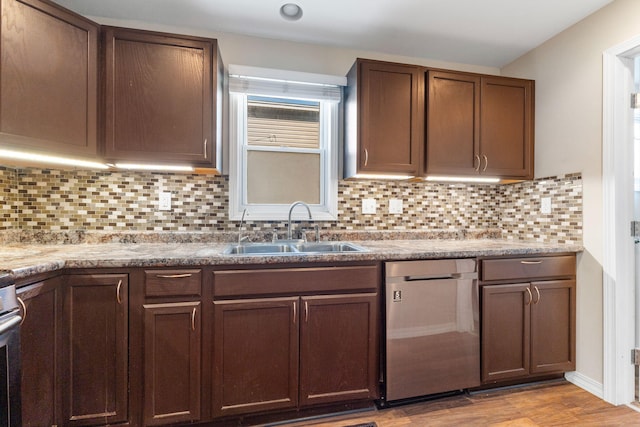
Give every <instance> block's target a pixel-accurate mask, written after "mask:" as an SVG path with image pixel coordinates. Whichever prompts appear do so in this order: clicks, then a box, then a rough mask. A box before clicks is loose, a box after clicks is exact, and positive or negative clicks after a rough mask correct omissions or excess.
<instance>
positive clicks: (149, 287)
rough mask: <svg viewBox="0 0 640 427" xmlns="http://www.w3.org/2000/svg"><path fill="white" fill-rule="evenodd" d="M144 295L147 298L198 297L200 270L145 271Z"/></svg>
mask: <svg viewBox="0 0 640 427" xmlns="http://www.w3.org/2000/svg"><path fill="white" fill-rule="evenodd" d="M144 276H145V280H144V282H145V287H144V294H145V296H148V297H165V296H184V295H200V294H201V289H202V270H200V269H193V270H165V269H162V270H145V272H144Z"/></svg>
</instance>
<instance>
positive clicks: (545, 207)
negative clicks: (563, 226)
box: [540, 197, 551, 215]
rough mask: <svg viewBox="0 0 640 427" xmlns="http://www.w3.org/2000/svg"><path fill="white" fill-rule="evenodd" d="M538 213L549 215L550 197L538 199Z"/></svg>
mask: <svg viewBox="0 0 640 427" xmlns="http://www.w3.org/2000/svg"><path fill="white" fill-rule="evenodd" d="M540 212H542V213H543V214H544V215H548V214H550V213H551V197H543V198H542V199H540Z"/></svg>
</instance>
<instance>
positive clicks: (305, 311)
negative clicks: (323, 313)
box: [304, 301, 309, 323]
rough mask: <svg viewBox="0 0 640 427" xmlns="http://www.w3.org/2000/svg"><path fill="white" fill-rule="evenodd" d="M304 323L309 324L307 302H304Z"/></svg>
mask: <svg viewBox="0 0 640 427" xmlns="http://www.w3.org/2000/svg"><path fill="white" fill-rule="evenodd" d="M304 322H305V323H308V322H309V301H305V302H304Z"/></svg>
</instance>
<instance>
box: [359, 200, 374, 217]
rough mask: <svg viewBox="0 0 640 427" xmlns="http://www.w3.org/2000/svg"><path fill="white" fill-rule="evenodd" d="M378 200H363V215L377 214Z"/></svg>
mask: <svg viewBox="0 0 640 427" xmlns="http://www.w3.org/2000/svg"><path fill="white" fill-rule="evenodd" d="M376 207H377V206H376V199H362V213H363V214H374V213H376Z"/></svg>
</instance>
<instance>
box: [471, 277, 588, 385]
mask: <svg viewBox="0 0 640 427" xmlns="http://www.w3.org/2000/svg"><path fill="white" fill-rule="evenodd" d="M575 290H576V282H575V280H549V281H540V282H530V283H517V284H503V285H485V286H483V287H482V381H483V382H484V383H490V382H497V381H501V380H511V379H517V378H522V377H527V376H530V375H537V374H544V373H554V372H566V371H571V370H574V369H575Z"/></svg>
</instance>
